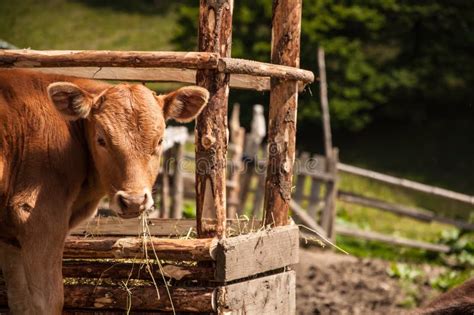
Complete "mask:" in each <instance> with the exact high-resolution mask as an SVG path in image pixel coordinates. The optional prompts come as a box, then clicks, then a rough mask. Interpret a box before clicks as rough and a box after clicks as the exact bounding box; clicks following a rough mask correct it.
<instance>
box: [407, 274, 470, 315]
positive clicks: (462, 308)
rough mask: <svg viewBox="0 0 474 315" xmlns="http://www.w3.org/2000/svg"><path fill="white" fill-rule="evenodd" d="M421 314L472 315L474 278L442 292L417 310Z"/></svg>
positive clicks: (416, 312)
mask: <svg viewBox="0 0 474 315" xmlns="http://www.w3.org/2000/svg"><path fill="white" fill-rule="evenodd" d="M413 314H417V315H418V314H419V315H422V314H423V315H428V314H429V315H472V314H474V278H472V279H470V280H468V281H466V282H464V283H463V284H462V285H460V286H458V287H456V288H454V289H451V290H449V291H448V292H446V293H444V294H441V295H440V296H438V297H437V298H435V299H434V300H433V301H431V302H430V303H429V304H428V305H427V306H425V307H423V308H420V309H418V310H416V311H415V312H414V313H413Z"/></svg>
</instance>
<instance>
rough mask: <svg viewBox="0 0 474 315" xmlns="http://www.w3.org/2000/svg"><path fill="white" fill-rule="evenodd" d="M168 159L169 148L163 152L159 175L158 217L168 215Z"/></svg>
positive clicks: (169, 156)
mask: <svg viewBox="0 0 474 315" xmlns="http://www.w3.org/2000/svg"><path fill="white" fill-rule="evenodd" d="M170 160H171V150H167V151H166V152H164V153H163V172H162V175H161V199H160V208H161V209H160V218H162V219H167V218H169V217H170V206H171V204H170V174H169V172H170Z"/></svg>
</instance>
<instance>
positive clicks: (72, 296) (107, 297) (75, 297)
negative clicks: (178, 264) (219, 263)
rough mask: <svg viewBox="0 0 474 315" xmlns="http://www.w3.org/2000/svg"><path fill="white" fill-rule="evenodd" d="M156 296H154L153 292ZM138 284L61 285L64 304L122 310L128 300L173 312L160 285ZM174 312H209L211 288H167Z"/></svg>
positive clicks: (133, 305) (133, 304)
mask: <svg viewBox="0 0 474 315" xmlns="http://www.w3.org/2000/svg"><path fill="white" fill-rule="evenodd" d="M157 289H158V292H159V295H160V296H159V298H158V297H157V293H156V291H157ZM157 289H156V288H155V287H154V286H146V287H139V286H133V287H132V288H131V290H130V291H127V289H126V288H125V287H121V286H116V287H113V286H96V285H71V286H69V285H66V286H65V287H64V307H65V308H66V309H67V308H76V309H81V308H86V309H87V308H88V309H91V308H94V309H95V310H96V311H99V310H107V309H116V310H123V311H126V310H127V309H128V305H127V302H128V301H129V300H130V307H131V309H132V310H149V311H167V312H171V311H173V307H172V306H171V302H170V299H169V297H168V293H167V291H166V288H165V286H164V285H159V286H158V287H157ZM168 289H169V290H170V294H171V299H172V301H173V306H174V310H175V311H177V312H203V313H210V312H212V311H213V310H214V309H213V300H214V294H215V293H214V292H215V289H214V288H210V287H209V288H206V287H168ZM0 294H1V293H0Z"/></svg>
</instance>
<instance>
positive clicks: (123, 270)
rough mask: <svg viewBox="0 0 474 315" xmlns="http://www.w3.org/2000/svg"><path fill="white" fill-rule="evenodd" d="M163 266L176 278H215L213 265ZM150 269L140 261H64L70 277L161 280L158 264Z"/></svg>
mask: <svg viewBox="0 0 474 315" xmlns="http://www.w3.org/2000/svg"><path fill="white" fill-rule="evenodd" d="M162 267H163V269H162V271H163V274H164V276H166V277H167V278H171V279H175V280H199V281H211V280H212V279H213V278H214V268H212V267H211V266H196V265H184V264H179V265H177V264H163V266H162ZM150 270H151V274H150V272H149V271H150ZM150 270H148V269H147V268H146V266H145V265H141V264H140V263H139V262H137V263H130V262H120V261H97V260H64V261H63V276H64V277H68V278H95V279H140V280H152V279H156V280H161V276H162V274H161V271H160V269H159V268H158V265H155V264H151V268H150ZM152 275H153V277H152Z"/></svg>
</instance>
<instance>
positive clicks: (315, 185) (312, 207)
mask: <svg viewBox="0 0 474 315" xmlns="http://www.w3.org/2000/svg"><path fill="white" fill-rule="evenodd" d="M326 160H327V159H325V158H324V157H322V156H321V157H319V156H317V155H314V156H313V161H315V162H316V167H315V170H316V171H318V172H320V173H325V172H326V169H327V168H326ZM320 195H321V180H319V179H317V178H313V179H311V193H310V195H309V203H308V214H309V215H310V216H311V218H313V219H315V218H316V216H317V214H318V212H319V209H320V207H319V203H320Z"/></svg>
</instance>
